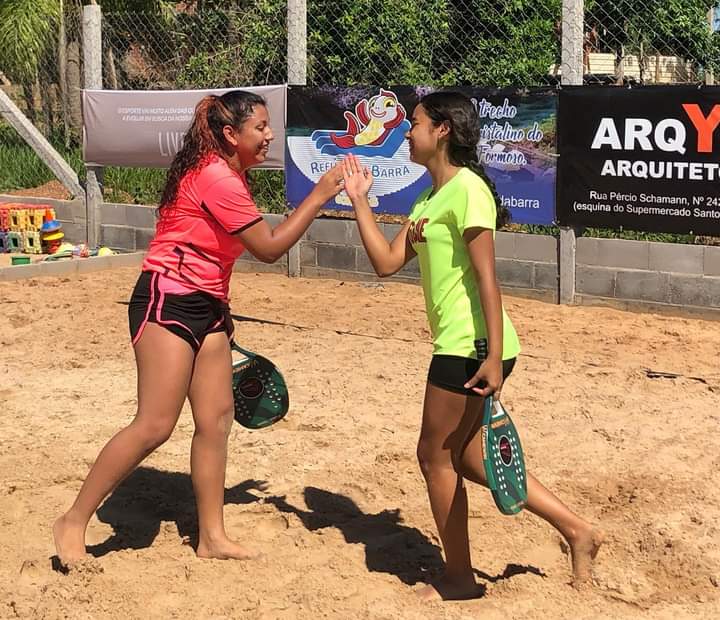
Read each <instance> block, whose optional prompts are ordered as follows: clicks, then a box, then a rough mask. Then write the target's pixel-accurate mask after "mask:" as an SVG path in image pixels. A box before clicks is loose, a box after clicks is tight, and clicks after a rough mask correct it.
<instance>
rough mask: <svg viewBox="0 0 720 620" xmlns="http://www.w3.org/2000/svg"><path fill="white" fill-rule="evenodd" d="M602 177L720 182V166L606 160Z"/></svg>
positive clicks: (683, 162) (678, 162)
mask: <svg viewBox="0 0 720 620" xmlns="http://www.w3.org/2000/svg"><path fill="white" fill-rule="evenodd" d="M600 175H601V176H604V177H606V176H610V177H629V178H634V179H677V180H680V181H684V180H689V181H717V180H720V164H718V163H715V162H712V163H699V162H686V161H642V160H638V161H630V160H627V159H618V160H612V159H606V160H605V163H604V164H603V167H602V170H601V172H600Z"/></svg>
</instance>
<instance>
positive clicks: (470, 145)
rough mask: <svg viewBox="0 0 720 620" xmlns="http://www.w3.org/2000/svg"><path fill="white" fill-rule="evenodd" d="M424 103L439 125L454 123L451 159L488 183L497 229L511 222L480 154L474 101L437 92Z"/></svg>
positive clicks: (421, 101) (477, 120)
mask: <svg viewBox="0 0 720 620" xmlns="http://www.w3.org/2000/svg"><path fill="white" fill-rule="evenodd" d="M420 104H421V105H422V107H423V109H424V110H425V112H426V113H427V115H428V116H429V117H430V118H431V120H432V121H433V122H434V123H435V124H436V125H439V124H440V123H443V122H447V123H448V125H449V126H450V134H449V136H448V137H449V144H448V159H449V160H450V163H451V164H452V165H453V166H462V167H465V168H469V169H470V170H471V171H472V172H474V173H475V174H477V175H478V176H479V177H480V178H481V179H482V180H483V181H484V182H485V184H486V185H487V186H488V189H489V190H490V193H491V194H492V197H493V199H494V201H495V213H496V215H495V228H496V229H500V228H502V227H503V226H505V225H506V224H508V223H509V222H510V211H509V209H508V208H507V207H506V206H504V205H503V203H502V200H501V198H500V196H499V195H498V193H497V188H496V187H495V183H494V182H493V180H492V179H491V178H490V177H489V176H488V174H487V172H486V171H485V168H484V166H483V165H482V164H481V163H480V160H479V159H478V154H477V145H478V142H479V141H480V119H479V117H478V114H477V110H476V109H475V106H473V104H472V101H470V99H469V98H468V97H466V96H465V95H463V94H462V93H458V92H451V91H437V92H434V93H430V94H429V95H425V96H424V97H423V98H422V99H421V100H420Z"/></svg>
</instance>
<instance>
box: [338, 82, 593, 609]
mask: <svg viewBox="0 0 720 620" xmlns="http://www.w3.org/2000/svg"><path fill="white" fill-rule="evenodd" d="M479 137H480V121H479V118H478V114H477V112H476V110H475V108H474V106H473V105H472V102H471V101H470V100H469V99H468V98H467V97H465V96H464V95H462V94H460V93H452V92H436V93H432V94H430V95H427V96H426V97H424V98H423V99H422V100H421V101H420V103H419V105H418V106H417V107H416V108H415V110H414V112H413V116H412V126H411V129H410V131H409V132H408V134H407V138H408V141H409V146H410V158H411V159H412V161H414V162H415V163H418V164H421V165H423V166H425V167H426V168H427V169H428V171H429V173H430V176H431V177H432V187H431V188H429V189H428V190H426V191H425V192H423V193H422V194H421V195H420V196H419V197H418V199H417V200H416V202H415V204H414V206H413V209H412V212H411V213H410V217H409V220H408V221H407V222H406V223H405V225H404V226H403V227H402V229H401V230H400V232H399V233H398V234H397V236H396V237H395V239H393V241H392V242H391V243H388V241H387V240H386V239H385V236H384V235H383V234H382V232H381V231H380V229H379V228H378V226H377V224H376V223H375V218H374V217H373V214H372V211H371V209H370V206H369V203H368V199H367V195H368V192H369V190H370V187H371V186H372V181H373V179H372V175H371V173H370V171H369V170H368V169H367V168H365V167H363V166H361V165H360V163H359V161H358V160H357V158H356V157H354V156H353V155H350V156H349V157H348V158H347V159H346V160H345V163H344V174H345V190H346V192H347V194H348V196H349V197H350V200H351V201H352V204H353V207H354V209H355V213H356V218H357V224H358V228H359V230H360V236H361V237H362V241H363V244H364V245H365V248H366V250H367V253H368V256H369V258H370V261H371V262H372V265H373V267H374V268H375V271H376V272H377V274H378V275H379V276H389V275H392V274H394V273H396V272H397V271H399V270H400V269H402V267H403V266H404V265H405V264H406V263H407V262H408V261H410V260H411V259H412V258H413V257H415V256H417V258H418V261H419V263H420V274H421V279H422V285H423V291H424V293H425V306H426V310H427V314H428V320H429V322H430V328H431V332H432V336H433V344H434V350H433V358H432V361H431V364H430V370H429V373H428V381H427V385H426V389H425V403H424V408H423V420H422V429H421V431H420V440H419V442H418V460H419V461H420V468H421V470H422V472H423V475H424V477H425V481H426V483H427V488H428V494H429V496H430V505H431V507H432V512H433V516H434V517H435V523H436V524H437V527H438V531H439V534H440V538H441V540H442V544H443V549H444V552H445V561H446V565H445V573H444V574H443V576H442V577H441V578H440V579H438V580H437V581H436V582H434V583H432V584H428V585H427V586H425V587H424V588H422V589H421V590H420V591H419V594H420V595H421V596H422V597H423V598H427V599H433V598H437V597H441V598H443V599H464V598H472V597H474V596H477V595H478V593H479V592H478V586H477V584H476V582H475V578H474V575H473V571H472V565H471V560H470V544H469V540H468V506H467V494H466V492H465V488H464V485H463V480H464V479H465V478H467V479H468V480H471V481H473V482H476V483H480V484H484V483H485V472H484V468H483V458H482V447H481V437H480V435H479V434H477V435H476V433H477V429H478V426H479V425H478V424H477V423H478V422H479V419H480V416H481V412H482V403H483V398H486V397H489V396H491V395H492V394H495V395H496V396H497V395H499V393H500V390H501V388H502V385H503V380H504V379H505V377H507V375H508V374H509V373H510V371H511V370H512V366H513V365H514V362H515V358H516V357H517V355H518V353H519V351H520V344H519V342H518V337H517V334H516V333H515V329H514V327H513V326H512V323H511V322H510V319H509V318H508V317H507V315H506V314H505V311H504V310H503V306H502V301H501V298H500V289H499V287H498V284H497V279H496V276H495V246H494V236H495V229H496V228H497V227H499V226H501V225H502V224H503V223H504V220H503V218H505V219H506V216H507V211H506V210H505V211H504V212H502V211H501V212H500V213H499V214H498V213H497V210H498V205H499V204H500V202H499V200H498V199H497V195H496V193H495V188H494V185H493V184H492V182H491V181H490V180H489V179H488V178H487V177H486V175H485V173H484V171H483V169H482V166H481V165H480V164H479V162H478V159H477V143H478V140H479ZM481 338H485V339H487V342H488V356H487V359H486V361H484V362H483V363H482V364H481V365H479V366H478V360H477V354H476V353H475V340H477V339H481ZM527 487H528V504H527V508H528V509H529V510H530V511H531V512H533V513H534V514H536V515H538V516H540V517H542V518H543V519H545V520H546V521H548V522H549V523H550V524H552V525H553V526H554V527H555V528H556V529H557V530H558V531H559V532H560V533H561V534H562V535H563V536H564V537H565V539H566V540H567V542H568V544H569V546H570V549H571V552H572V561H573V573H574V579H575V583H577V584H581V583H585V582H587V581H589V580H590V577H591V575H590V568H591V564H592V560H593V558H594V557H595V555H596V553H597V551H598V548H599V547H600V544H601V543H602V534H601V532H600V531H598V530H596V529H594V528H593V526H592V525H591V524H590V523H588V522H587V521H585V520H583V519H581V518H580V517H578V516H577V515H575V514H574V513H573V512H571V511H570V510H569V509H568V508H567V507H566V506H565V505H564V504H563V503H562V502H561V501H560V500H559V499H558V498H557V497H555V496H554V495H553V494H552V493H551V492H550V491H548V490H547V489H546V488H545V487H544V486H543V485H542V484H540V482H538V481H537V479H536V478H534V477H533V476H532V475H530V474H528V476H527Z"/></svg>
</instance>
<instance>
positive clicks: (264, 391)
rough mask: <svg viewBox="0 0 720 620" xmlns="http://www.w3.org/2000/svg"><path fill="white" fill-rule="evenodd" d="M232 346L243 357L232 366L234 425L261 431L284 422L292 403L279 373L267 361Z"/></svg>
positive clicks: (235, 345)
mask: <svg viewBox="0 0 720 620" xmlns="http://www.w3.org/2000/svg"><path fill="white" fill-rule="evenodd" d="M230 346H231V348H232V350H233V351H235V352H236V353H239V354H240V355H242V356H243V357H242V359H240V360H234V361H233V364H232V372H233V379H232V385H233V398H234V400H235V421H236V422H238V423H239V424H241V425H242V426H244V427H245V428H250V429H258V428H265V427H266V426H270V425H272V424H275V422H277V421H279V420H282V419H283V418H284V417H285V415H286V414H287V412H288V409H289V408H290V399H289V397H288V390H287V385H286V384H285V379H283V376H282V375H281V374H280V371H279V370H278V369H277V367H276V366H275V364H273V363H272V362H271V361H270V360H269V359H267V358H266V357H263V356H262V355H258V354H257V353H253V352H252V351H247V350H246V349H243V348H242V347H239V346H238V345H237V344H235V343H234V342H233V343H232V344H231V345H230Z"/></svg>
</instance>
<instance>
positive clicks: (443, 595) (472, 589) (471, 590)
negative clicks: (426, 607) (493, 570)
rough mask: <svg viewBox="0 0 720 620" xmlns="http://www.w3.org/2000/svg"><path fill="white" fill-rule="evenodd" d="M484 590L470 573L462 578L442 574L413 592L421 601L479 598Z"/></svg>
mask: <svg viewBox="0 0 720 620" xmlns="http://www.w3.org/2000/svg"><path fill="white" fill-rule="evenodd" d="M484 591H485V589H484V588H483V587H482V586H481V585H480V584H478V583H476V582H475V578H474V577H473V576H472V575H469V576H468V577H464V578H457V577H456V578H450V577H448V576H447V575H443V576H442V577H440V579H438V580H437V581H434V582H433V583H429V584H427V585H426V586H423V587H422V588H420V589H419V590H416V591H415V594H416V595H417V597H418V598H419V599H420V600H422V601H467V600H469V599H473V598H480V597H481V596H482V595H483V593H484Z"/></svg>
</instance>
